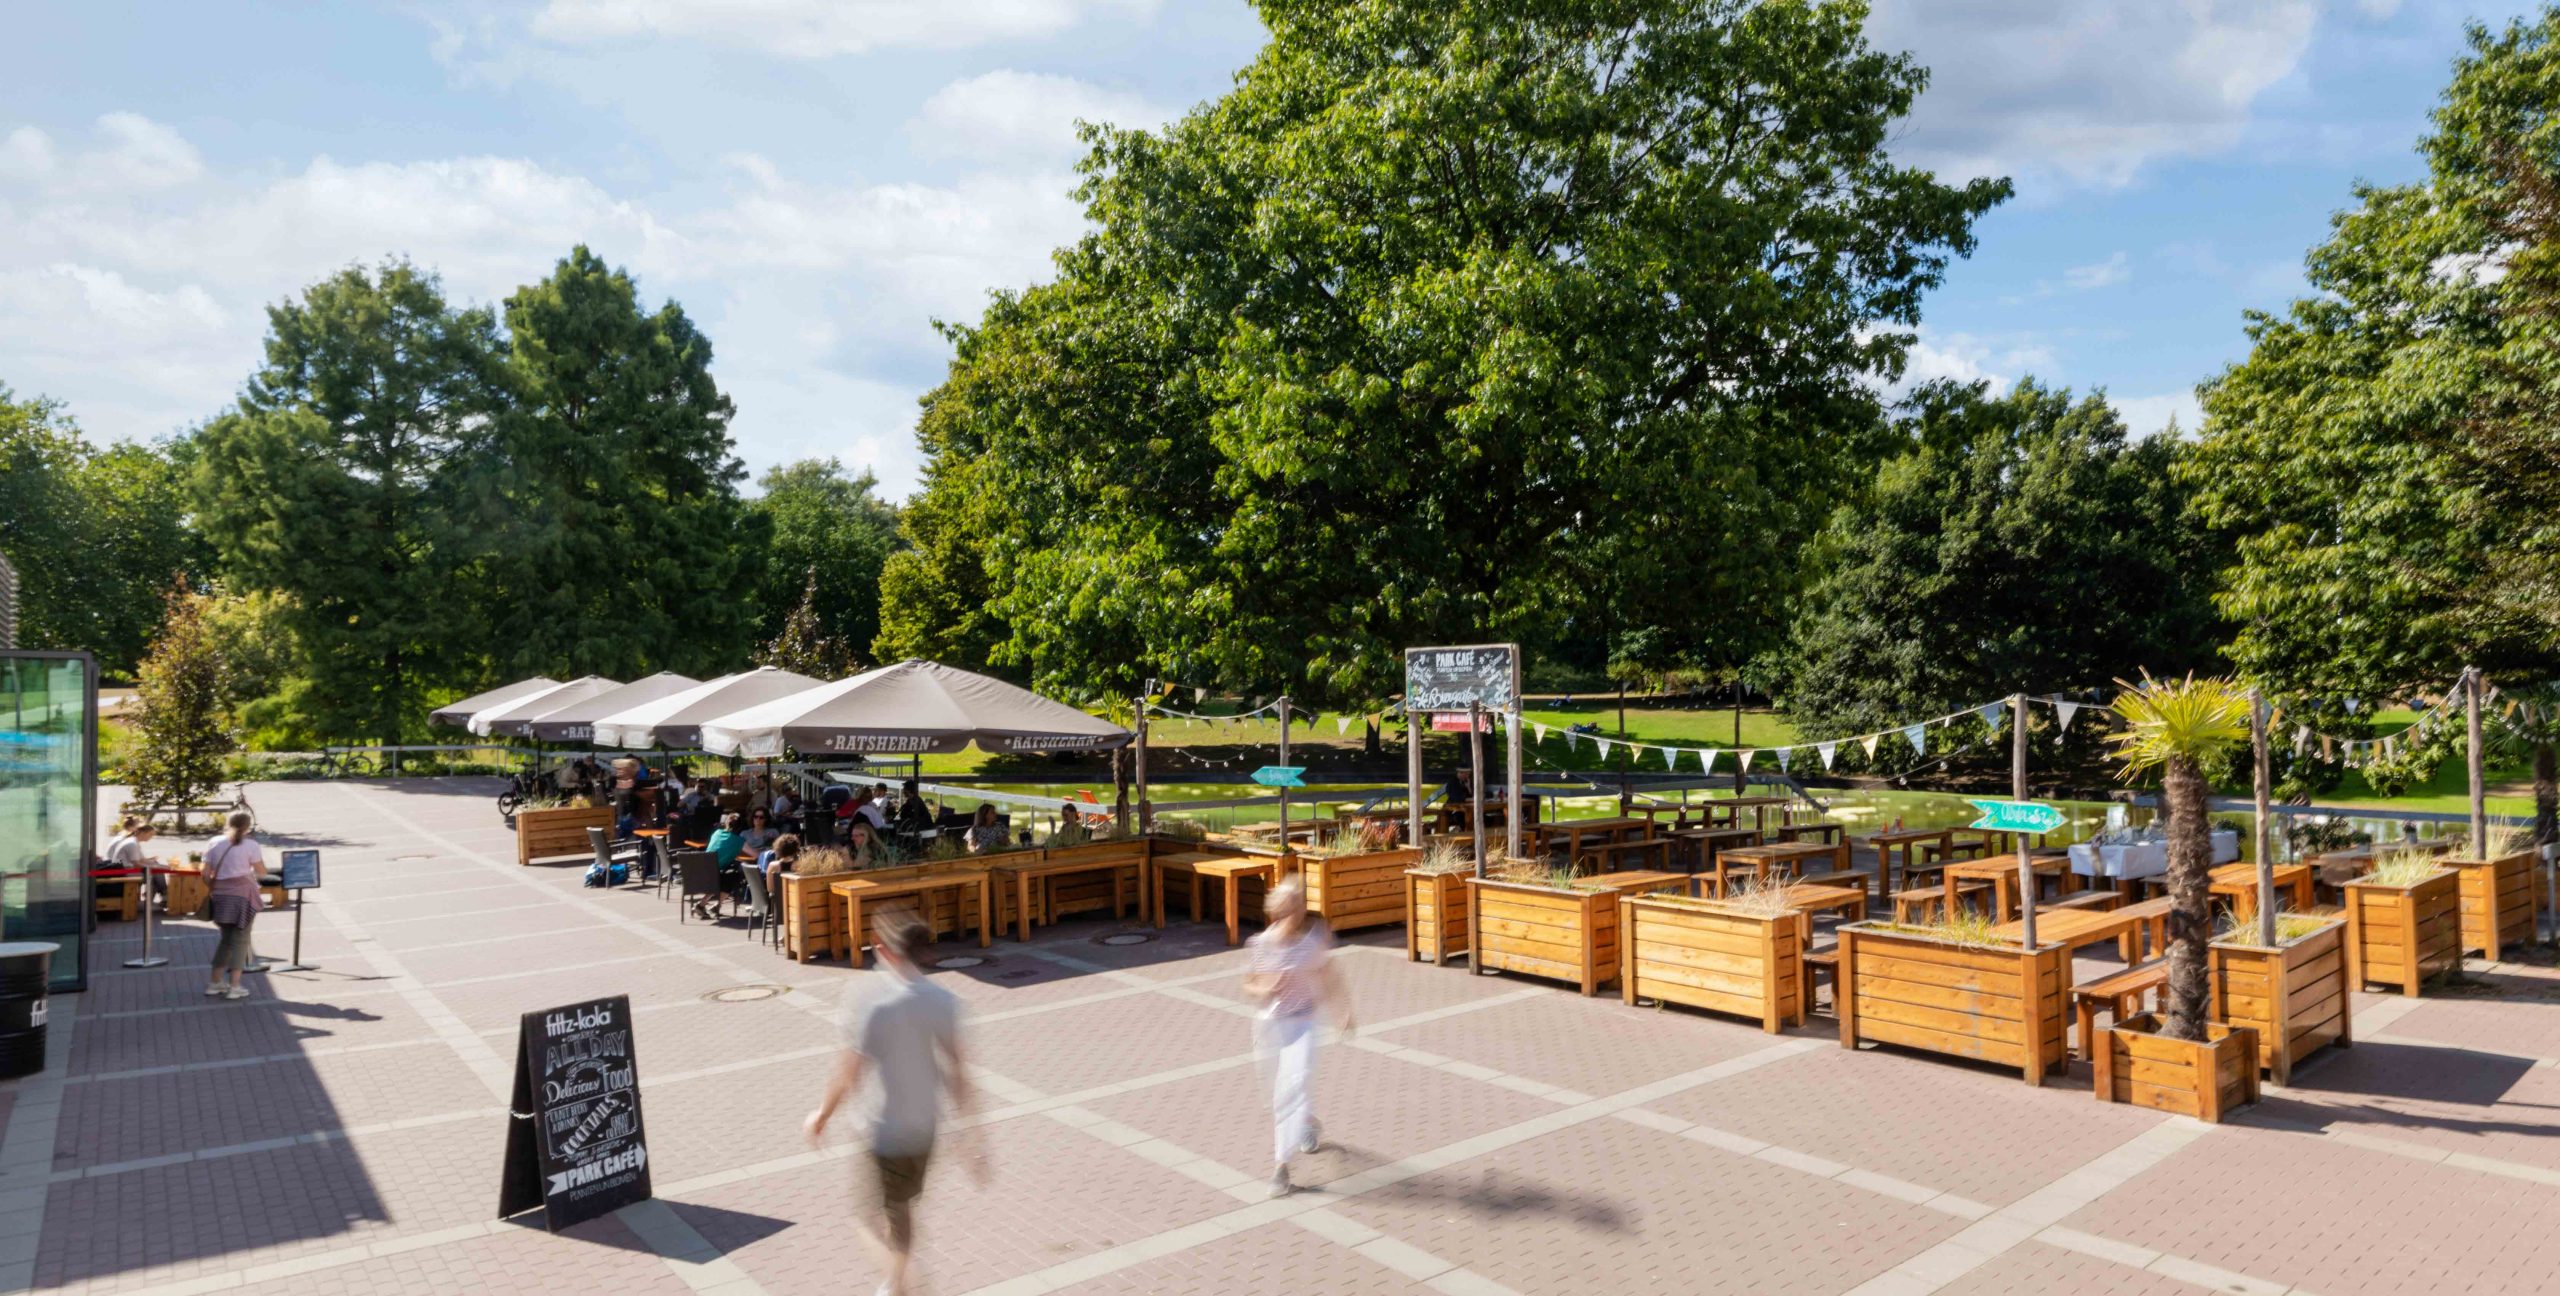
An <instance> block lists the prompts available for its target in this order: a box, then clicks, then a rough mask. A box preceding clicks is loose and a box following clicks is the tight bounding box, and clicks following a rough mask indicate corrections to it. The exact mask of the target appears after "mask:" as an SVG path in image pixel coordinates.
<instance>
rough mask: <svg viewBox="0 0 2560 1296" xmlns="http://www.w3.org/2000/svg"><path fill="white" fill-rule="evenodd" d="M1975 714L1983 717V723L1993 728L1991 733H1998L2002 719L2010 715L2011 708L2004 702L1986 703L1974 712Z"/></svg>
mask: <svg viewBox="0 0 2560 1296" xmlns="http://www.w3.org/2000/svg"><path fill="white" fill-rule="evenodd" d="M1974 714H1975V715H1978V716H1980V717H1982V723H1984V724H1987V725H1989V726H1991V732H1993V733H1998V732H2000V717H2002V716H2005V715H2007V714H2009V707H2008V704H2007V703H2004V702H1985V703H1983V704H1982V705H1981V707H1979V708H1977V709H1976V710H1975V711H1974Z"/></svg>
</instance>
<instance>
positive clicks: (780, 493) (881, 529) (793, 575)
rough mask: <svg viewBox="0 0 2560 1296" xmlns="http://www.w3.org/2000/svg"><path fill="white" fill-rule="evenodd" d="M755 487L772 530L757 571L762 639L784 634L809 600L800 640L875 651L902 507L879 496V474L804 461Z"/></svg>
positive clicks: (760, 513)
mask: <svg viewBox="0 0 2560 1296" xmlns="http://www.w3.org/2000/svg"><path fill="white" fill-rule="evenodd" d="M756 485H757V487H758V489H759V490H760V491H761V493H760V494H758V495H757V496H756V498H755V500H754V502H753V503H752V504H751V505H750V506H749V507H750V509H751V511H752V512H753V513H754V514H755V516H756V517H757V518H758V519H760V521H761V524H762V526H763V527H764V528H765V531H766V533H767V538H766V542H765V550H764V557H763V562H762V565H761V568H760V569H759V570H758V571H757V572H756V574H755V611H756V613H757V615H758V620H757V622H756V627H755V628H756V637H757V639H758V641H759V642H764V643H768V644H769V643H772V642H774V641H776V640H777V639H780V638H782V637H784V628H785V626H784V623H785V622H786V620H789V619H790V618H792V617H793V616H794V615H795V611H794V610H795V609H796V608H798V607H799V606H800V605H801V604H802V603H803V602H804V601H805V602H806V603H807V605H808V612H809V618H808V620H809V624H808V625H806V626H803V627H799V628H798V629H797V630H796V631H795V633H794V635H793V636H792V637H793V638H794V639H795V641H802V640H806V641H810V642H815V641H816V640H830V641H833V642H834V643H836V644H839V645H842V650H843V651H845V652H849V653H864V652H868V651H870V649H871V645H872V641H873V640H874V639H876V638H878V637H879V634H880V601H881V600H880V572H881V569H882V568H883V567H884V566H886V565H887V564H888V561H889V555H890V554H891V553H892V552H893V551H895V550H896V549H897V547H898V510H897V508H896V507H895V506H894V505H892V504H890V503H889V502H888V501H886V500H883V499H881V498H880V495H879V485H880V483H879V479H877V478H875V477H873V476H872V475H871V474H870V473H868V472H863V473H847V472H846V471H845V469H844V465H843V464H842V463H839V462H837V461H836V460H833V459H803V460H800V461H798V462H796V463H788V464H784V465H782V466H780V467H777V468H770V469H767V470H766V471H765V474H764V476H762V477H760V478H758V479H757V481H756ZM810 636H815V640H811V639H810V638H809V637H810ZM823 657H824V654H823V653H821V654H820V655H819V658H818V659H823Z"/></svg>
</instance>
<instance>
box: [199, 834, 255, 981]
mask: <svg viewBox="0 0 2560 1296" xmlns="http://www.w3.org/2000/svg"><path fill="white" fill-rule="evenodd" d="M266 865H267V855H266V852H265V851H264V850H261V849H260V848H259V846H258V843H257V841H256V839H254V838H252V837H250V836H249V812H248V811H246V810H234V811H232V812H231V820H230V830H229V831H228V832H225V833H224V834H223V835H222V836H219V837H216V838H214V839H213V840H212V841H209V842H206V843H205V847H204V872H205V880H206V882H207V883H208V884H209V888H210V891H211V895H210V897H209V898H208V899H207V900H206V901H205V909H206V911H207V912H208V913H209V914H211V915H212V917H213V923H214V925H215V926H216V927H219V928H221V929H222V941H221V943H220V944H217V945H215V946H214V947H213V980H212V981H211V982H210V983H208V984H207V985H206V986H205V988H204V993H205V996H206V997H207V998H214V997H220V998H224V999H246V998H248V997H249V992H248V990H246V989H245V988H243V987H242V986H241V984H240V974H241V973H242V972H245V971H247V970H248V968H249V960H250V957H251V950H250V946H249V926H250V924H251V923H253V922H255V921H257V917H258V910H259V908H260V907H261V906H262V904H263V903H264V902H263V901H262V900H261V899H260V898H259V895H258V875H259V874H261V873H263V872H265V871H266ZM224 972H229V973H230V974H231V981H230V984H229V985H225V984H223V978H222V974H223V973H224Z"/></svg>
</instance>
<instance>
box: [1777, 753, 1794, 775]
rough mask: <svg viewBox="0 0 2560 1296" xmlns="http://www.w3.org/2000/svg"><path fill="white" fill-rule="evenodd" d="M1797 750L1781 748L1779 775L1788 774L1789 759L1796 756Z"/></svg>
mask: <svg viewBox="0 0 2560 1296" xmlns="http://www.w3.org/2000/svg"><path fill="white" fill-rule="evenodd" d="M1795 750H1796V749H1795V748H1793V747H1781V748H1779V749H1778V772H1779V773H1781V774H1784V773H1786V772H1787V758H1788V757H1789V756H1792V755H1794V754H1795Z"/></svg>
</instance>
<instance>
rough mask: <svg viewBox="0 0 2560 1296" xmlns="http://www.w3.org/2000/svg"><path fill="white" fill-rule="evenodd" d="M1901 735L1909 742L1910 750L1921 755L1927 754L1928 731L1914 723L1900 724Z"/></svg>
mask: <svg viewBox="0 0 2560 1296" xmlns="http://www.w3.org/2000/svg"><path fill="white" fill-rule="evenodd" d="M1902 736H1903V738H1904V739H1905V740H1906V741H1908V742H1909V743H1910V744H1911V750H1912V751H1913V752H1915V753H1917V754H1919V755H1922V756H1926V755H1928V754H1929V731H1928V730H1927V729H1925V728H1923V727H1921V726H1919V725H1916V724H1915V725H1904V726H1902Z"/></svg>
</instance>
